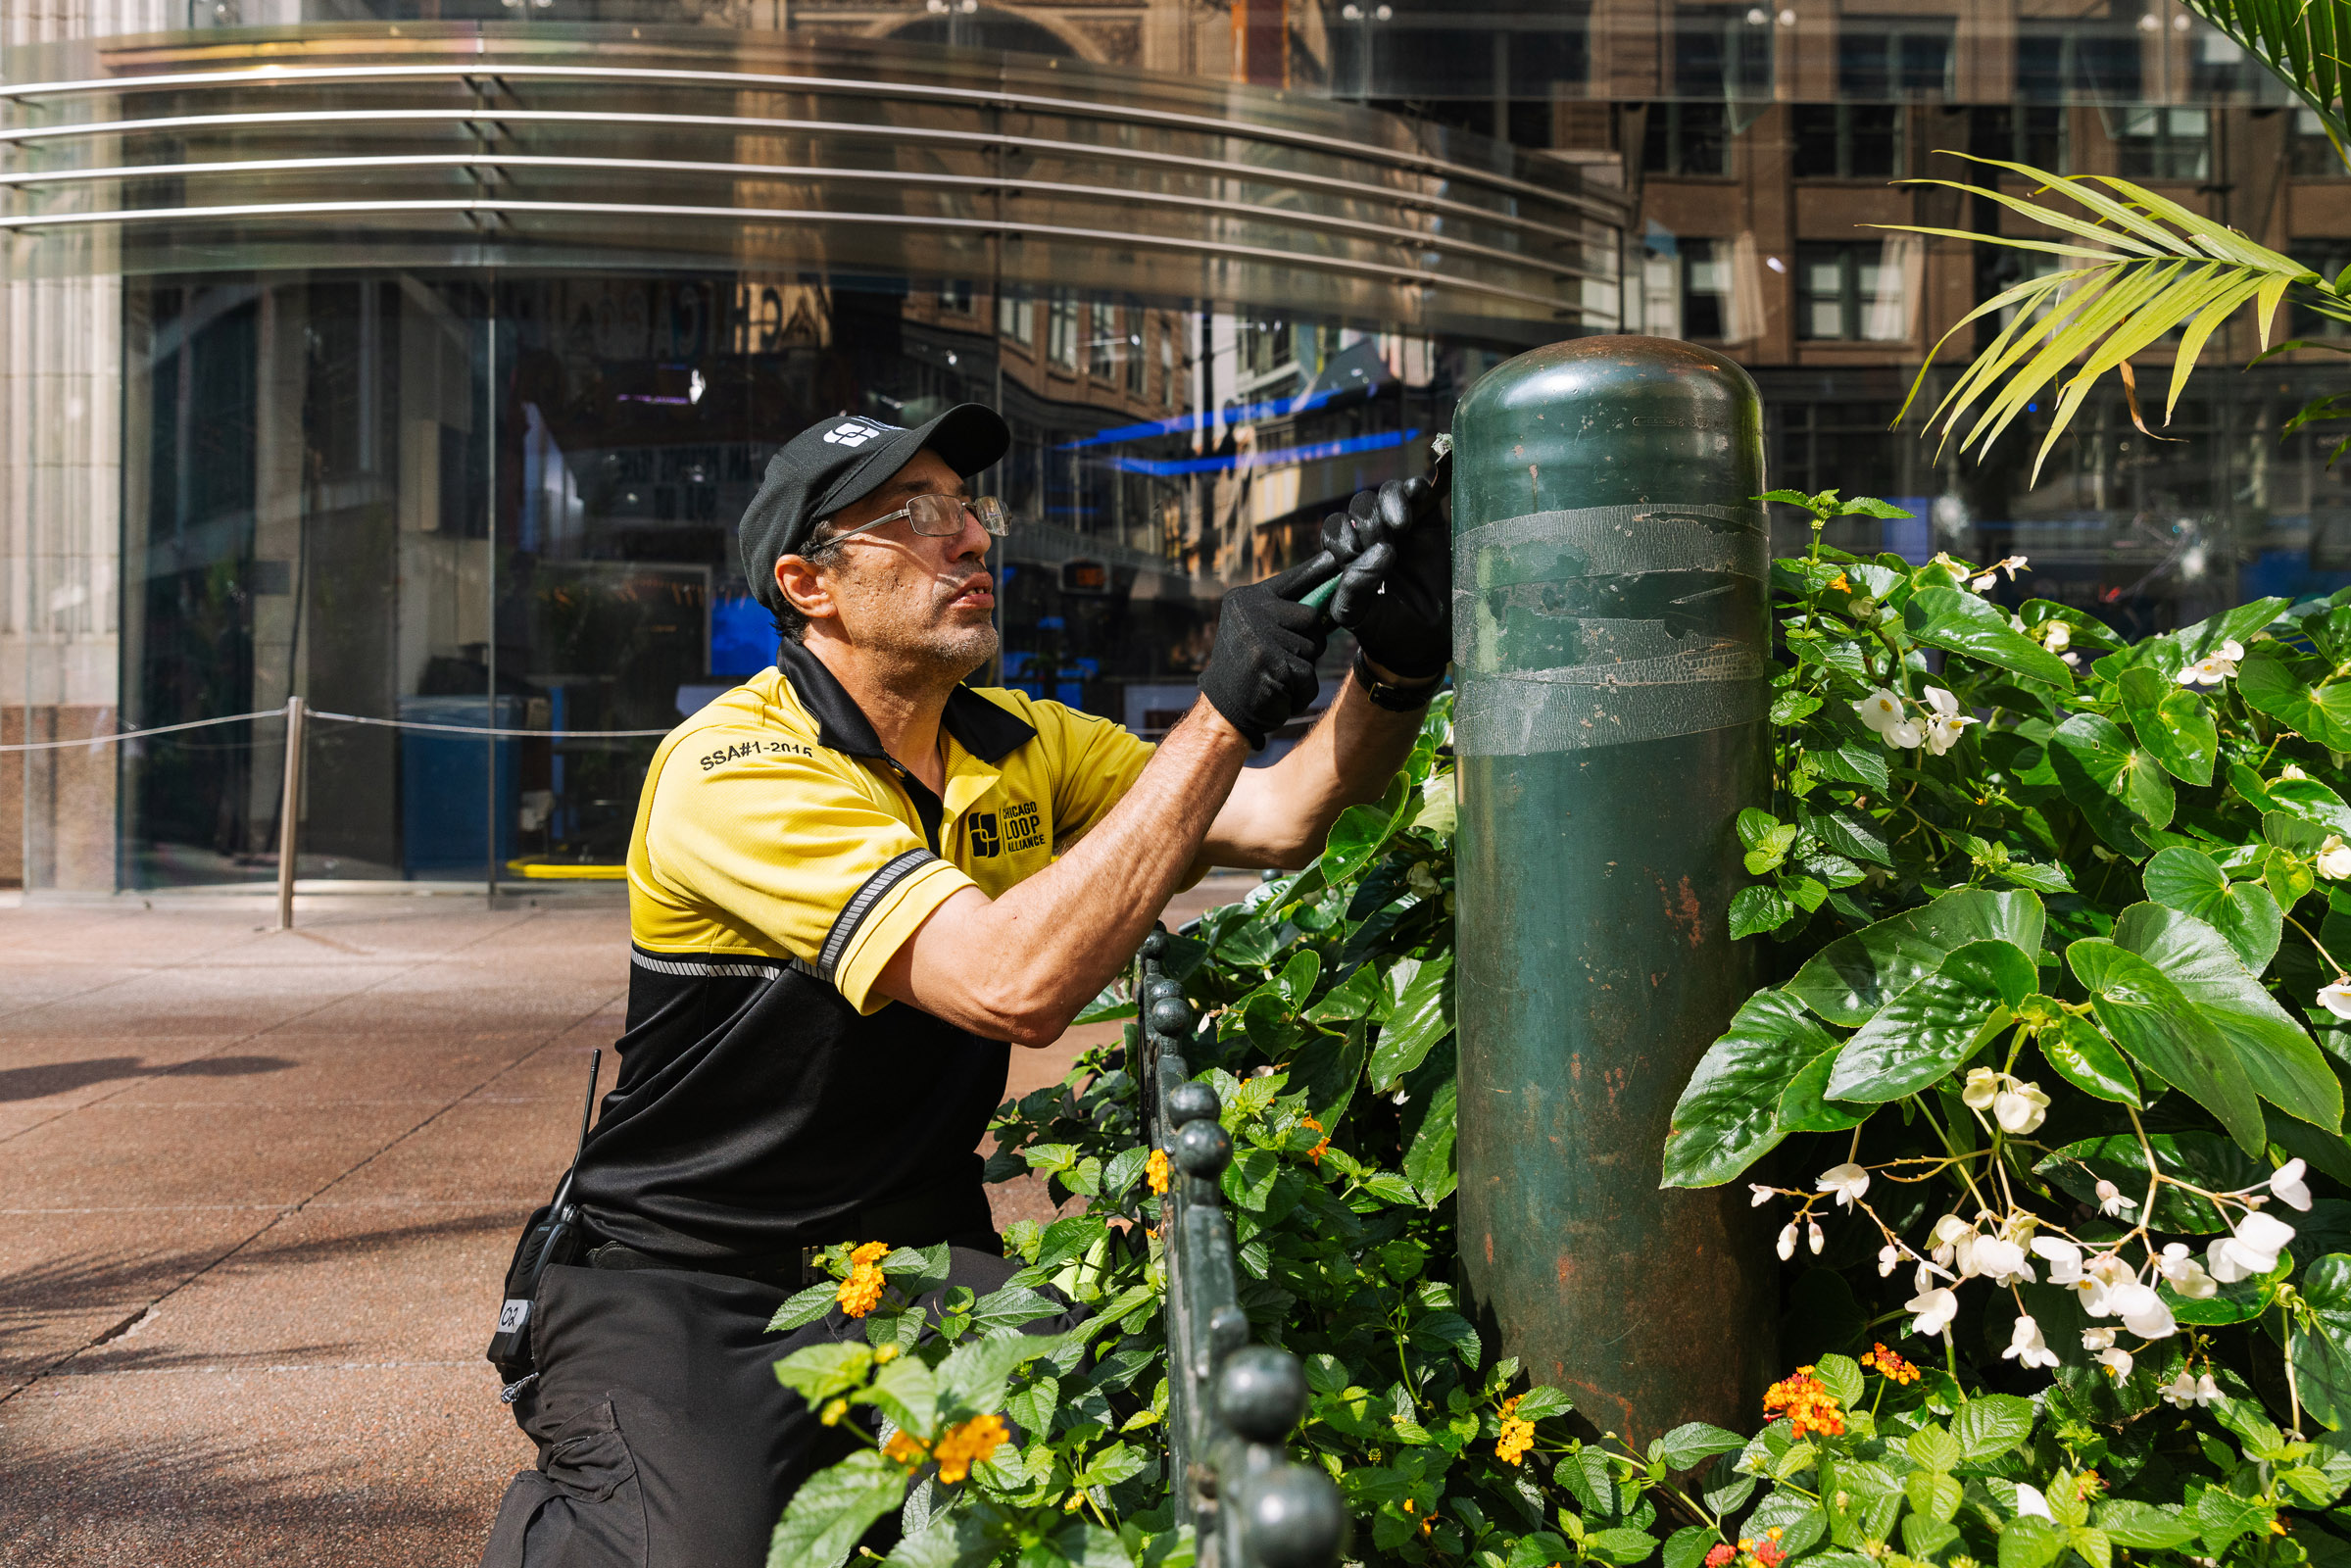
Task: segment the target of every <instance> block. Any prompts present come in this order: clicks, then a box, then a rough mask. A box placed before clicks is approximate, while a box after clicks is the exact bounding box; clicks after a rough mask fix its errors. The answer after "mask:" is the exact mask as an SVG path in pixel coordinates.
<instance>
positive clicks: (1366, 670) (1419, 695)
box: [1354, 648, 1445, 713]
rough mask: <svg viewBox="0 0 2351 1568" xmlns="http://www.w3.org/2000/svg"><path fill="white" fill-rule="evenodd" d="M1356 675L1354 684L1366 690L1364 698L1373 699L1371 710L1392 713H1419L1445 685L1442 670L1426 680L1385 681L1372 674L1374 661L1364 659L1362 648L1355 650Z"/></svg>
mask: <svg viewBox="0 0 2351 1568" xmlns="http://www.w3.org/2000/svg"><path fill="white" fill-rule="evenodd" d="M1354 671H1355V684H1356V685H1358V686H1360V687H1362V688H1363V695H1364V696H1366V697H1368V698H1370V699H1371V706H1372V707H1374V708H1377V709H1381V710H1383V711H1387V712H1391V713H1417V712H1419V711H1421V710H1422V709H1424V708H1426V707H1428V706H1429V700H1430V699H1431V698H1433V697H1435V696H1436V695H1437V688H1438V687H1440V686H1443V685H1444V684H1445V672H1444V671H1443V670H1439V671H1438V672H1437V673H1436V674H1434V675H1431V676H1430V677H1429V678H1428V679H1426V680H1417V681H1409V682H1406V681H1385V680H1382V679H1381V678H1380V677H1379V676H1378V675H1377V674H1375V673H1374V672H1373V670H1372V667H1371V661H1370V660H1368V659H1365V658H1364V657H1363V650H1362V649H1360V648H1358V649H1356V650H1355V665H1354Z"/></svg>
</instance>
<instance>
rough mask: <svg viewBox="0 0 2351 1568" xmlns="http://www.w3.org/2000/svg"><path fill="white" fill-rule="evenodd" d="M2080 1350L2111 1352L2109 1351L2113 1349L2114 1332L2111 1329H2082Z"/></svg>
mask: <svg viewBox="0 0 2351 1568" xmlns="http://www.w3.org/2000/svg"><path fill="white" fill-rule="evenodd" d="M2082 1348H2083V1349H2085V1350H2111V1349H2113V1348H2114V1330H2112V1329H2083V1330H2082Z"/></svg>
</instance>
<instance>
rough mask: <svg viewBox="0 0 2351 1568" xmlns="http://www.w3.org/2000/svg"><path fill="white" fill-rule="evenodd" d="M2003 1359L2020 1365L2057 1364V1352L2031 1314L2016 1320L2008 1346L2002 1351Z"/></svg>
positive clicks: (2001, 1356) (2001, 1357)
mask: <svg viewBox="0 0 2351 1568" xmlns="http://www.w3.org/2000/svg"><path fill="white" fill-rule="evenodd" d="M2000 1359H2001V1360H2003V1361H2014V1362H2016V1363H2017V1364H2018V1365H2019V1366H2055V1365H2056V1364H2057V1352H2056V1351H2055V1350H2052V1349H2050V1348H2049V1347H2048V1343H2047V1342H2046V1341H2044V1340H2043V1339H2042V1338H2041V1337H2040V1325H2039V1324H2038V1323H2035V1322H2033V1319H2032V1318H2031V1317H2030V1316H2027V1317H2020V1318H2018V1319H2017V1320H2016V1328H2015V1329H2014V1330H2013V1331H2012V1332H2011V1333H2010V1334H2009V1336H2008V1348H2007V1349H2005V1350H2002V1351H2001V1352H2000Z"/></svg>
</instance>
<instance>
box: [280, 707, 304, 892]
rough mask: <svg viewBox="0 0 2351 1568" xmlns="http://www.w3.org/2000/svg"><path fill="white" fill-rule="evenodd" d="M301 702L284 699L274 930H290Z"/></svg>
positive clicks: (299, 784)
mask: <svg viewBox="0 0 2351 1568" xmlns="http://www.w3.org/2000/svg"><path fill="white" fill-rule="evenodd" d="M302 716H303V714H302V699H301V698H299V697H289V698H287V699H286V768H285V778H286V793H285V803H284V805H282V806H280V807H279V808H278V811H277V929H278V930H280V931H291V930H293V929H294V849H295V843H296V841H297V839H298V838H299V837H300V834H299V830H298V829H299V823H300V820H301V816H302Z"/></svg>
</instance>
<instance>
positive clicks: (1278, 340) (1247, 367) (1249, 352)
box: [1241, 319, 1293, 376]
mask: <svg viewBox="0 0 2351 1568" xmlns="http://www.w3.org/2000/svg"><path fill="white" fill-rule="evenodd" d="M1292 363H1293V355H1292V353H1291V346H1290V323H1289V322H1288V321H1284V320H1278V319H1277V320H1271V321H1243V322H1242V323H1241V373H1242V374H1243V375H1247V376H1268V375H1272V374H1274V373H1275V372H1276V371H1279V370H1282V369H1285V368H1289V367H1290V366H1291V365H1292Z"/></svg>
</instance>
